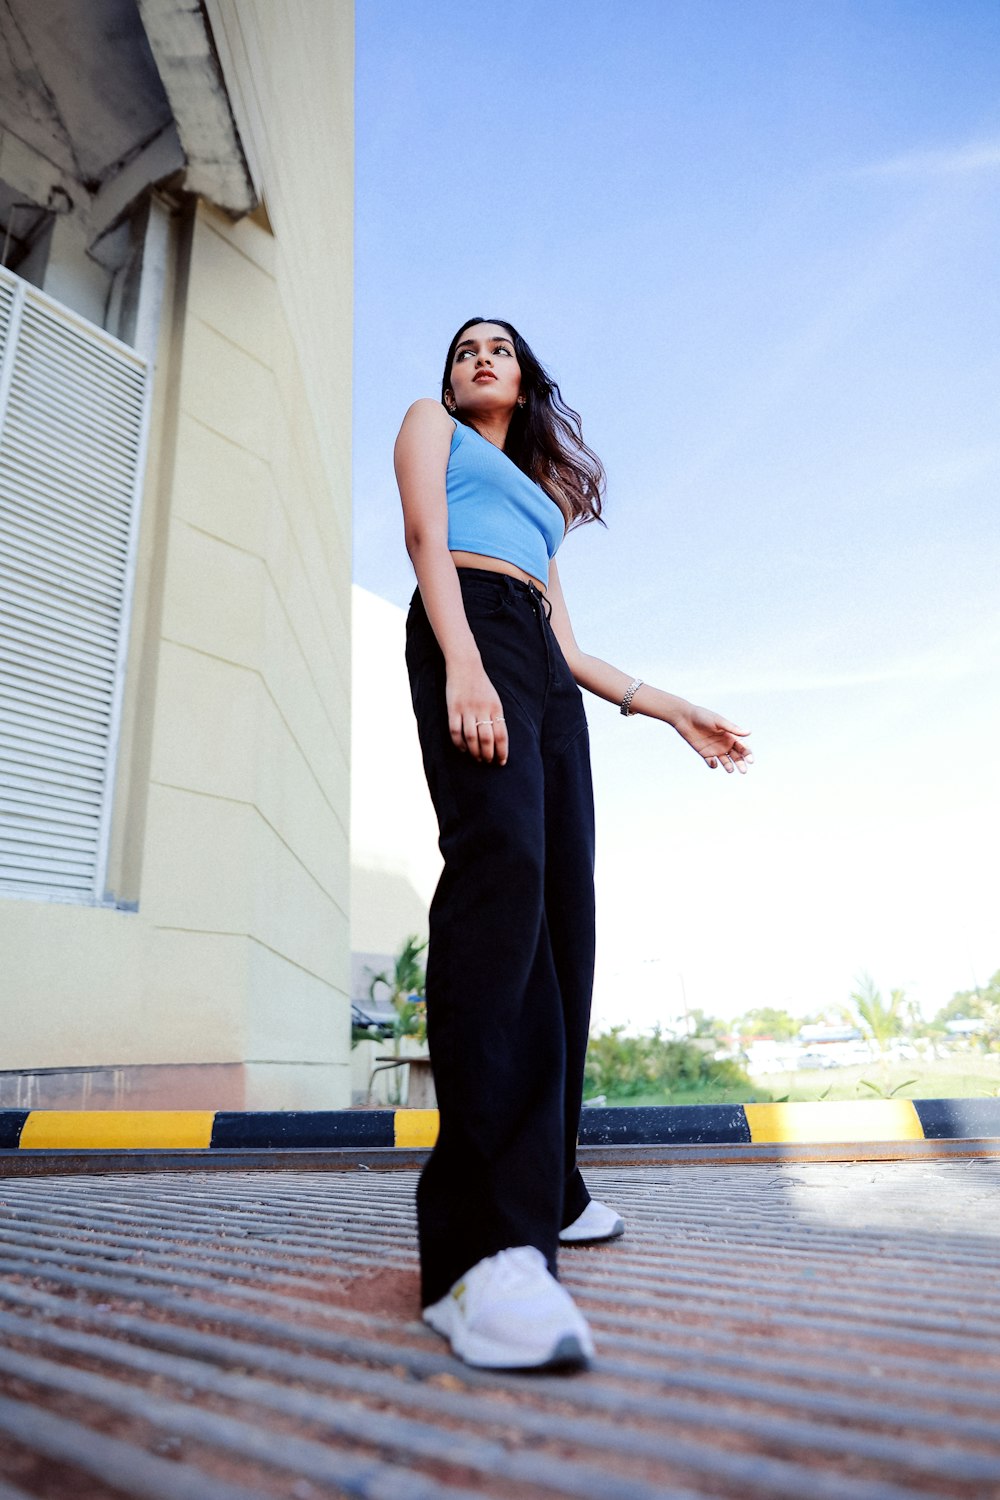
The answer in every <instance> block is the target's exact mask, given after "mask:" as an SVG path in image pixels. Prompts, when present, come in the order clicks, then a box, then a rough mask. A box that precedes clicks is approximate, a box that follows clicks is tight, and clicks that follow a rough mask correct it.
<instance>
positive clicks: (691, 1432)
mask: <svg viewBox="0 0 1000 1500" xmlns="http://www.w3.org/2000/svg"><path fill="white" fill-rule="evenodd" d="M588 1179H589V1182H590V1186H591V1189H592V1191H594V1192H595V1193H596V1194H597V1195H598V1196H600V1197H603V1198H605V1199H607V1200H608V1201H610V1202H612V1203H614V1204H615V1205H616V1206H619V1207H620V1208H621V1209H622V1211H623V1212H624V1214H625V1215H626V1218H627V1221H628V1233H627V1236H626V1238H625V1239H623V1240H620V1241H618V1242H617V1243H616V1244H614V1245H611V1246H606V1247H602V1248H599V1249H578V1250H566V1251H564V1252H563V1255H562V1259H561V1274H562V1277H563V1280H564V1281H565V1283H566V1284H567V1285H568V1287H569V1288H570V1290H571V1291H572V1292H573V1293H574V1295H575V1296H577V1297H578V1299H579V1301H580V1303H581V1305H582V1306H583V1308H584V1310H585V1311H586V1313H587V1314H588V1316H589V1317H590V1319H591V1322H592V1324H593V1327H594V1331H595V1336H596V1339H597V1345H598V1355H599V1358H598V1362H597V1364H596V1366H595V1368H594V1369H593V1370H592V1371H590V1372H588V1373H585V1374H578V1375H575V1376H553V1375H535V1376H532V1375H505V1376H497V1375H492V1374H487V1373H485V1372H476V1371H472V1370H468V1369H466V1368H465V1367H464V1366H462V1365H460V1364H459V1363H457V1362H456V1361H455V1360H454V1359H453V1358H452V1357H451V1356H450V1354H449V1353H448V1352H447V1351H446V1347H445V1345H444V1344H443V1342H442V1341H441V1340H439V1339H438V1338H437V1337H436V1335H434V1334H433V1333H431V1332H430V1331H429V1330H427V1329H426V1328H425V1327H424V1326H423V1325H422V1324H421V1323H420V1322H419V1320H418V1317H417V1312H418V1306H417V1275H416V1257H415V1247H414V1237H413V1209H412V1204H413V1189H414V1183H415V1173H414V1172H412V1171H410V1170H405V1171H395V1172H378V1173H376V1172H368V1171H364V1170H360V1169H359V1170H358V1171H356V1172H355V1173H353V1174H349V1173H344V1172H331V1173H323V1172H314V1171H302V1172H291V1171H289V1172H264V1171H253V1172H245V1173H244V1172H227V1173H225V1174H222V1173H218V1172H199V1171H192V1172H190V1173H181V1172H177V1171H172V1172H169V1173H152V1174H136V1175H129V1174H124V1173H115V1174H113V1175H108V1176H83V1177H44V1178H32V1179H14V1180H8V1181H4V1182H0V1500H6V1497H11V1496H36V1497H43V1496H44V1497H45V1500H63V1497H65V1500H69V1497H73V1500H104V1497H108V1500H112V1497H118V1496H129V1497H132V1496H142V1497H151V1500H236V1497H241V1500H255V1497H264V1496H269V1497H277V1496H282V1497H285V1496H287V1497H291V1500H312V1497H316V1500H319V1497H326V1496H342V1495H350V1496H365V1497H371V1500H431V1497H434V1500H459V1497H462V1496H470V1495H476V1496H496V1497H497V1500H500V1497H503V1500H510V1496H511V1494H512V1492H513V1491H514V1490H515V1489H516V1493H517V1496H518V1500H533V1497H539V1500H542V1497H550V1500H551V1497H560V1496H582V1497H588V1500H646V1497H650V1500H651V1497H654V1496H656V1497H661V1500H662V1497H684V1496H720V1497H723V1496H726V1497H740V1500H743V1497H756V1496H786V1497H789V1500H827V1497H829V1500H834V1497H835V1500H899V1497H902V1496H917V1495H918V1496H923V1495H928V1496H930V1495H938V1496H961V1497H969V1500H984V1497H998V1500H1000V1394H998V1392H1000V1279H998V1275H997V1272H998V1268H1000V1162H996V1161H987V1160H971V1161H965V1162H961V1161H937V1162H923V1161H918V1162H878V1163H859V1164H852V1165H848V1164H841V1163H837V1164H809V1165H803V1164H795V1165H788V1166H780V1167H776V1166H761V1165H748V1166H724V1167H723V1166H685V1167H682V1168H675V1167H670V1166H644V1167H637V1168H622V1167H619V1168H614V1169H604V1170H591V1171H590V1172H589V1173H588Z"/></svg>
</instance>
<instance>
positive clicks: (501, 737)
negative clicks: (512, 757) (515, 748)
mask: <svg viewBox="0 0 1000 1500" xmlns="http://www.w3.org/2000/svg"><path fill="white" fill-rule="evenodd" d="M493 748H494V753H495V755H496V759H497V761H498V763H499V764H500V765H501V766H505V765H506V764H507V756H508V755H509V753H510V741H509V740H508V738H507V721H506V720H505V718H504V716H503V714H502V713H501V714H499V715H497V717H496V718H494V720H493Z"/></svg>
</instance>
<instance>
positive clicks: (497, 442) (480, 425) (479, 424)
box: [472, 415, 510, 450]
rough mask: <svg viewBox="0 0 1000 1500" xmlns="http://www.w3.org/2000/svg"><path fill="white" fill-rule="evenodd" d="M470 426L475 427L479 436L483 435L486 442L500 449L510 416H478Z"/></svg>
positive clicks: (505, 439) (505, 436)
mask: <svg viewBox="0 0 1000 1500" xmlns="http://www.w3.org/2000/svg"><path fill="white" fill-rule="evenodd" d="M472 426H473V427H475V429H476V431H477V432H478V433H479V436H480V437H484V438H485V439H486V441H487V442H488V443H492V444H493V446H494V447H495V448H500V449H501V450H502V449H503V445H504V443H505V442H506V441H507V433H508V431H509V430H510V417H509V416H503V415H497V416H495V417H479V418H478V420H477V421H475V422H473V423H472Z"/></svg>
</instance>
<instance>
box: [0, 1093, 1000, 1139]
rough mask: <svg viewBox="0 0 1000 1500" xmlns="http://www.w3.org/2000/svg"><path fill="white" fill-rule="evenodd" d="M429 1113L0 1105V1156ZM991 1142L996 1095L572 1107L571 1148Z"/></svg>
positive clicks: (349, 1132) (428, 1115) (400, 1129)
mask: <svg viewBox="0 0 1000 1500" xmlns="http://www.w3.org/2000/svg"><path fill="white" fill-rule="evenodd" d="M437 1132H438V1114H437V1110H436V1109H345V1110H269V1111H253V1110H212V1109H176V1110H175V1109H162V1110H102V1109H91V1110H58V1109H30V1110H29V1109H6V1110H0V1150H6V1151H10V1150H17V1149H20V1150H25V1151H29V1150H32V1151H39V1150H41V1151H80V1150H85V1151H86V1150H104V1151H135V1150H175V1151H176V1150H192V1151H194V1150H197V1151H204V1150H207V1149H211V1148H215V1149H218V1150H225V1151H240V1150H255V1151H259V1150H261V1149H268V1148H275V1149H280V1150H289V1149H292V1150H294V1149H295V1148H297V1147H302V1148H308V1149H313V1150H315V1149H317V1148H319V1149H329V1150H336V1149H344V1148H346V1149H349V1150H357V1149H365V1148H385V1147H395V1146H398V1147H408V1148H410V1149H426V1148H428V1147H430V1146H433V1144H434V1142H435V1140H436V1139H437ZM998 1137H1000V1099H992V1098H990V1099H864V1100H857V1101H847V1102H844V1103H838V1102H834V1101H828V1100H827V1101H822V1102H817V1103H807V1104H683V1105H681V1104H677V1105H671V1104H667V1105H661V1106H655V1107H653V1106H650V1107H635V1106H631V1107H630V1106H627V1105H626V1106H620V1107H618V1108H601V1109H590V1108H587V1109H585V1110H584V1111H583V1118H582V1121H581V1127H580V1145H581V1146H671V1145H674V1146H693V1145H697V1146H701V1145H740V1144H744V1145H771V1144H788V1145H808V1144H831V1145H832V1144H854V1143H857V1142H865V1141H925V1140H926V1141H930V1140H983V1139H988V1138H998Z"/></svg>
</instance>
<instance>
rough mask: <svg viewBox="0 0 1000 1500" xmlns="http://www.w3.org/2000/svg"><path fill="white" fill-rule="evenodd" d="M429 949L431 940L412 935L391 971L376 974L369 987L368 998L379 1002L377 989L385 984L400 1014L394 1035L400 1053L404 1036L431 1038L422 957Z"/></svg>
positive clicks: (397, 1014)
mask: <svg viewBox="0 0 1000 1500" xmlns="http://www.w3.org/2000/svg"><path fill="white" fill-rule="evenodd" d="M426 947H427V939H426V938H424V939H423V940H421V939H420V938H418V937H417V936H416V934H415V933H414V934H412V935H411V936H410V937H408V938H407V939H406V942H405V943H404V944H403V946H402V948H401V949H400V951H399V953H398V954H397V955H396V959H395V962H394V963H393V966H392V969H391V970H383V972H382V973H381V974H376V975H374V977H373V978H372V982H371V984H370V985H369V986H368V998H369V999H370V1000H374V999H375V988H376V986H377V985H380V984H383V985H385V987H386V989H387V990H388V991H389V999H390V1001H391V1003H392V1006H393V1009H394V1010H395V1012H396V1021H395V1025H394V1028H393V1035H394V1036H395V1040H396V1052H397V1053H398V1052H399V1039H400V1037H401V1036H415V1037H417V1038H418V1039H419V1040H420V1041H424V1039H425V1038H426V1036H427V1022H426V1013H425V1011H426V1005H425V1001H424V985H425V983H426V978H425V974H424V966H423V964H422V963H421V961H420V955H421V954H422V953H423V951H424V949H425V948H426Z"/></svg>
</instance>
